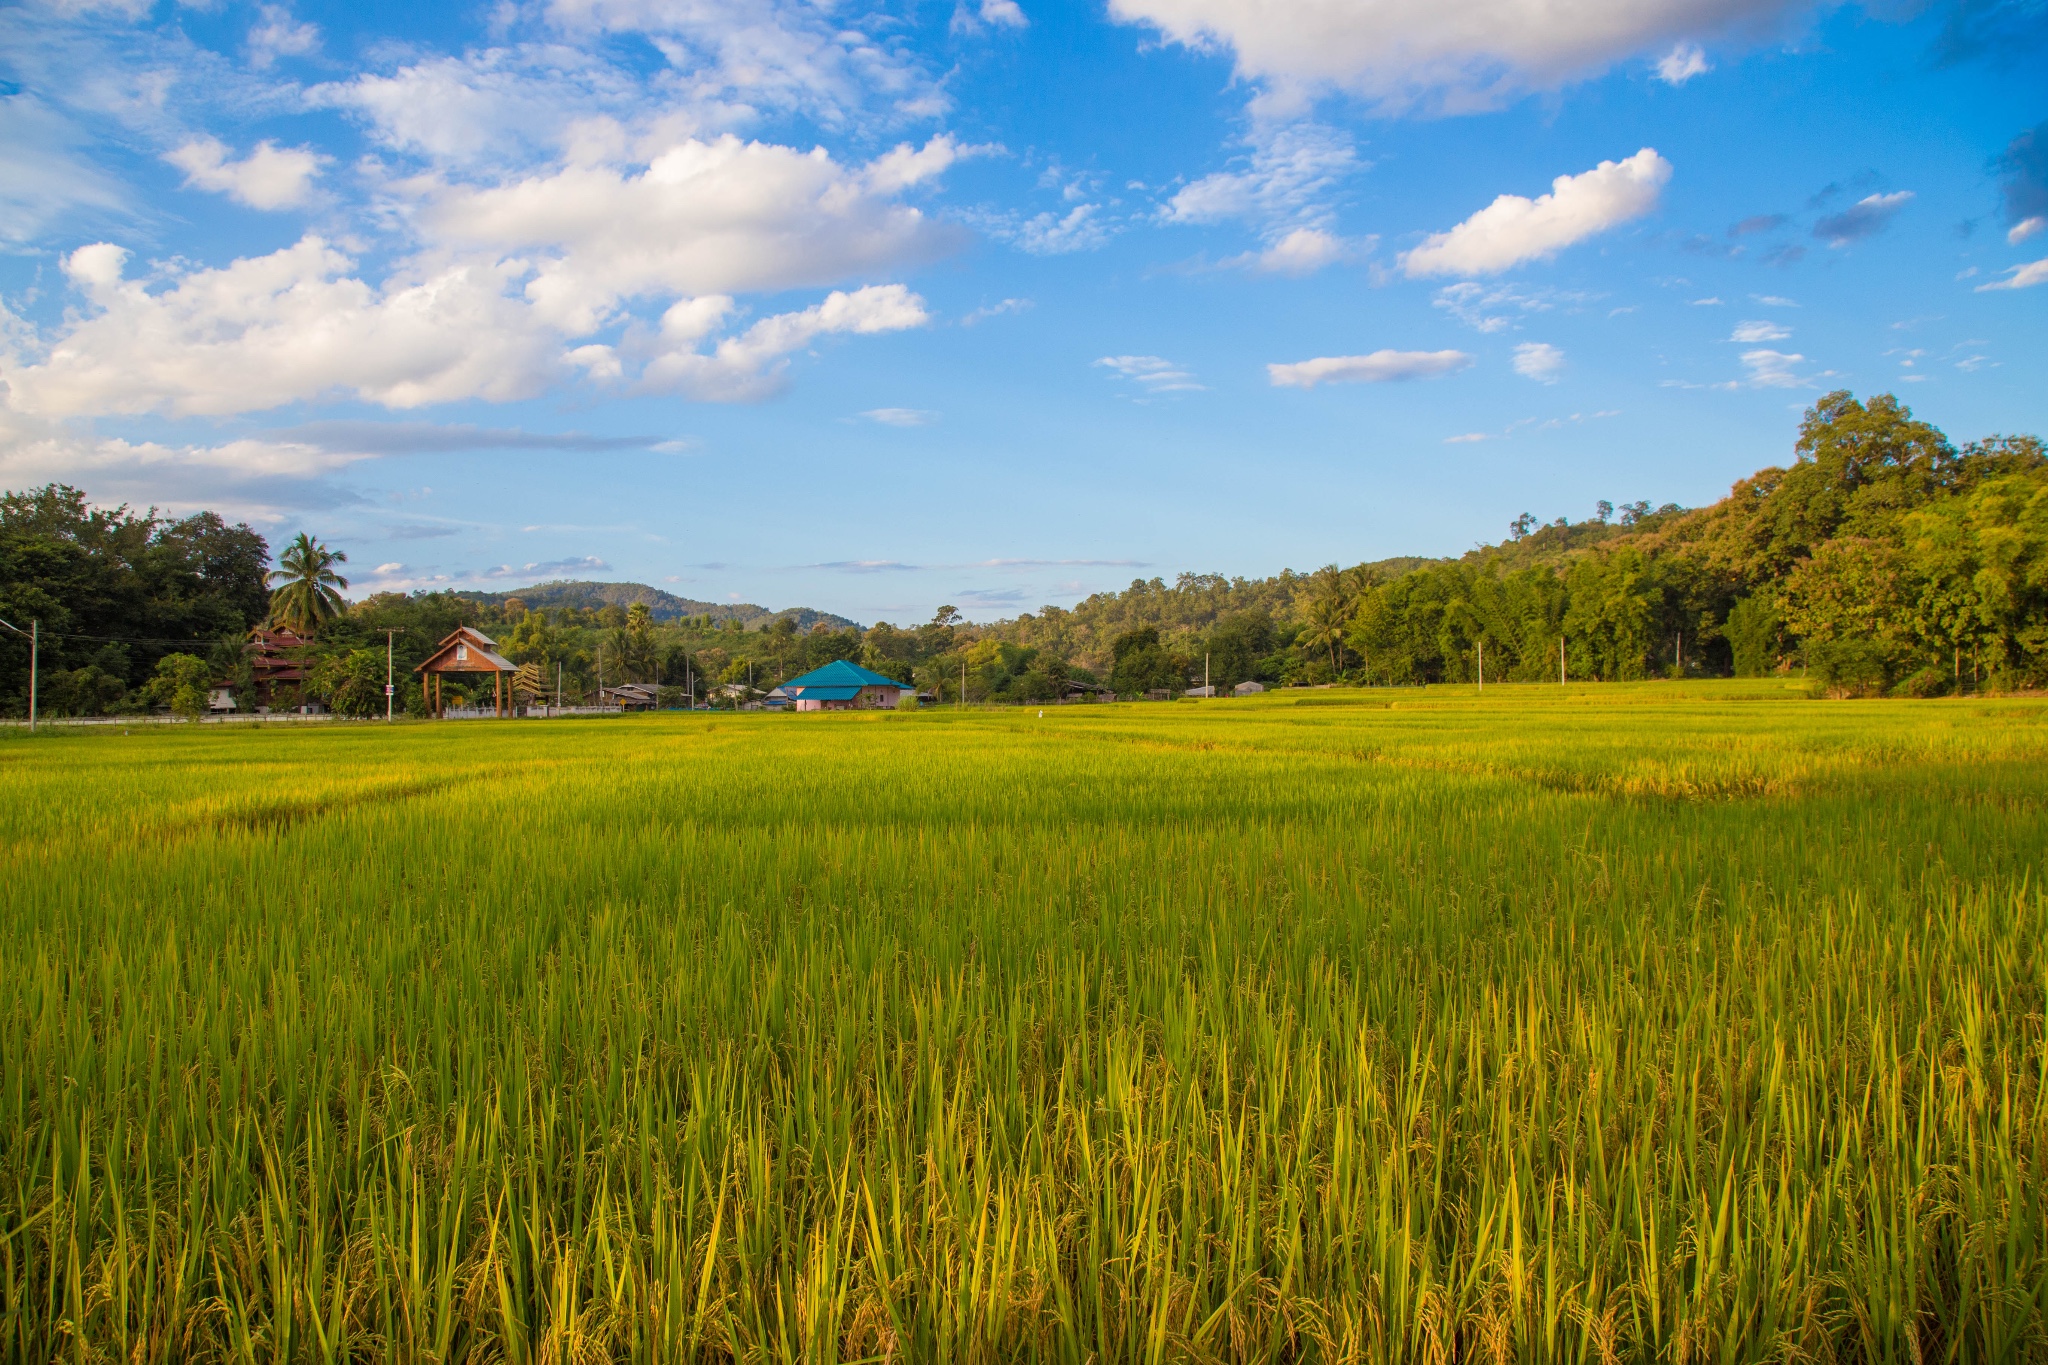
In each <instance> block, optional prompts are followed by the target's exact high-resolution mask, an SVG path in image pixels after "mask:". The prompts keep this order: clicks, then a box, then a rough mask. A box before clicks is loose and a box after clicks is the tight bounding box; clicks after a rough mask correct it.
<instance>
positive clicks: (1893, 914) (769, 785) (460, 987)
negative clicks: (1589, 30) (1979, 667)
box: [0, 680, 2048, 1365]
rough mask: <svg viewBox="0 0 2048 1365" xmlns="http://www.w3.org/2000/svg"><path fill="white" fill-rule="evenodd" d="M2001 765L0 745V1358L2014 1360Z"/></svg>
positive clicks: (54, 741)
mask: <svg viewBox="0 0 2048 1365" xmlns="http://www.w3.org/2000/svg"><path fill="white" fill-rule="evenodd" d="M1303 700H1307V701H1309V702H1311V703H1313V704H1309V705H1301V704H1298V703H1299V702H1301V701H1303ZM2044 759H2048V708H2044V707H2043V706H2042V705H2041V704H2039V703H2038V702H2034V701H2029V700H2011V701H1987V700H1969V701H1938V702H1888V701H1881V702H1867V703H1839V704H1837V703H1824V702H1813V701H1805V700H1800V699H1799V694H1798V693H1796V692H1792V691H1789V690H1788V689H1787V688H1786V687H1784V686H1783V685H1782V684H1779V683H1776V682H1773V681H1768V680H1754V681H1749V682H1745V683H1741V684H1724V685H1715V684H1702V683H1688V684H1649V685H1643V686H1640V687H1618V686H1608V687H1600V686H1593V685H1588V686H1583V687H1578V686H1575V687H1571V688H1560V687H1555V686H1553V687H1548V688H1539V687H1536V686H1533V685H1531V686H1489V687H1488V688H1487V689H1486V691H1485V693H1484V694H1483V696H1482V695H1478V694H1475V693H1474V692H1473V691H1472V690H1470V689H1462V690H1461V689H1451V688H1442V689H1430V690H1429V691H1427V692H1421V691H1403V690H1367V691H1355V692H1320V693H1314V694H1312V695H1311V696H1310V697H1308V698H1306V699H1304V698H1301V697H1299V696H1290V695H1288V694H1286V693H1280V694H1276V695H1268V696H1265V697H1259V698H1252V699H1246V700H1243V701H1224V702H1214V703H1204V704H1202V705H1199V706H1193V705H1189V706H1136V705H1125V706H1093V707H1047V708H1046V712H1045V715H1044V717H1043V718H1042V719H1041V718H1040V717H1039V716H1038V715H1037V711H1036V708H1033V709H1030V710H1025V711H1021V712H1005V711H977V710H969V711H964V712H955V711H943V712H927V713H922V714H915V713H873V714H861V715H852V714H849V715H808V716H800V717H799V716H772V715H765V716H764V715H732V714H723V715H718V716H715V717H711V716H702V715H693V716H648V717H635V718H630V719H620V720H608V721H602V722H579V721H562V722H555V723H547V724H536V723H529V722H524V721H508V722H483V721H479V722H469V723H460V724H455V723H449V724H440V725H433V724H423V725H400V726H396V727H390V728H386V727H383V726H377V725H363V726H333V727H305V728H301V729H295V730H293V731H291V732H254V731H241V730H231V729H229V728H226V727H202V726H180V727H159V728H151V729H148V730H137V731H136V732H135V733H132V734H125V735H124V734H121V733H118V732H100V733H93V734H77V733H60V734H57V735H54V736H52V735H48V734H45V735H41V736H38V737H36V738H35V739H33V740H31V739H29V738H27V737H25V736H16V737H10V738H8V739H6V740H4V741H0V773H4V776H5V785H4V788H0V790H4V792H5V797H4V799H0V859H4V869H0V872H4V875H0V980H4V981H6V983H7V989H6V991H5V993H4V995H0V1357H4V1358H9V1359H20V1360H25V1361H46V1360H63V1361H93V1360H113V1359H122V1360H131V1361H194V1360H197V1361H213V1360H223V1361H225V1360H249V1361H255V1360H295V1361H296V1360H304V1361H344V1360H359V1361H369V1360H385V1359H401V1360H421V1361H426V1360H432V1361H479V1362H480V1361H500V1360H503V1361H534V1362H541V1361H546V1362H567V1361H590V1360H649V1361H653V1360H689V1359H705V1360H714V1359H715V1360H728V1359H729V1360H745V1361H757V1362H777V1361H791V1362H794V1361H806V1362H810V1361H817V1362H839V1363H840V1365H847V1363H848V1362H855V1361H882V1360H902V1361H938V1360H958V1361H1012V1360H1015V1361H1040V1360H1052V1361H1072V1362H1076V1363H1077V1365H1078V1363H1079V1362H1085V1361H1089V1360H1094V1361H1099V1362H1109V1361H1126V1360H1129V1361H1169V1360H1170V1361H1205V1360H1231V1361H1239V1360H1243V1361H1282V1360H1288V1361H1292V1360H1316V1361H1375V1362H1378V1361H1385V1362H1394V1361H1411V1360H1420V1361H1444V1362H1450V1361H1508V1360H1516V1361H1521V1360H1536V1361H1573V1362H1605V1361H1621V1360H1671V1361H1685V1362H1706V1361H1715V1362H1737V1361H1751V1360H1756V1361H1765V1360H1793V1359H1800V1360H1805V1359H1828V1360H1844V1361H1850V1360H1853V1361H1899V1362H1909V1361H1910V1362H1916V1363H1917V1362H1927V1361H1934V1360H1944V1361H2015V1362H2019V1361H2036V1360H2041V1359H2044V1358H2048V1245H2044V1242H2048V1193H2044V1180H2043V1177H2044V1171H2048V1097H2044V1092H2043V1087H2042V1071H2043V1062H2044V1014H2048V956H2044V953H2043V951H2042V948H2041V943H2042V940H2043V937H2044V931H2048V915H2044V910H2048V905H2044V898H2043V888H2042V881H2041V869H2042V866H2043V855H2044V852H2048V826H2044V798H2048V763H2044Z"/></svg>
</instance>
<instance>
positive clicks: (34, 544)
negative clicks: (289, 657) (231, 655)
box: [0, 484, 269, 716]
mask: <svg viewBox="0 0 2048 1365" xmlns="http://www.w3.org/2000/svg"><path fill="white" fill-rule="evenodd" d="M268 557H269V549H268V547H267V546H266V545H265V543H264V540H263V537H262V536H260V535H258V534H257V533H256V532H254V531H252V530H250V529H249V528H248V527H247V526H229V525H228V524H227V523H225V522H224V521H222V520H221V518H220V517H218V516H216V515H214V514H213V513H211V512H202V513H198V514H196V515H194V516H190V517H186V518H184V519H182V520H175V521H174V520H170V519H167V518H164V517H159V516H157V515H156V514H155V513H154V512H150V513H147V514H136V513H132V512H130V511H129V510H128V509H127V508H126V507H114V508H94V507H91V506H89V505H88V504H87V503H86V500H85V495H84V494H83V493H81V492H79V490H77V489H75V488H70V487H67V486H65V485H62V484H50V485H47V486H45V487H42V488H37V489H31V490H29V491H27V492H19V493H6V494H0V618H4V619H6V620H9V621H13V622H15V623H16V624H18V625H20V626H22V627H23V628H26V627H27V626H28V623H29V622H30V620H36V621H39V622H40V623H41V625H42V642H41V650H40V655H41V669H42V677H41V679H40V686H39V687H38V693H39V700H40V702H41V704H42V705H43V706H44V707H46V708H49V709H50V710H51V711H52V712H53V713H63V714H72V715H79V714H86V713H104V712H106V711H109V710H112V709H115V708H117V707H119V706H120V705H121V704H122V703H123V701H124V698H125V697H126V695H127V693H128V692H129V690H130V689H134V688H139V687H141V686H142V685H143V684H144V683H146V682H147V681H148V679H149V677H150V675H151V673H152V672H153V670H154V669H155V667H156V663H157V660H159V659H161V658H162V657H163V656H164V655H166V654H169V653H172V652H174V651H182V652H192V651H193V650H195V649H199V650H203V649H205V648H207V647H208V646H209V645H210V644H211V643H212V642H213V641H216V640H218V639H219V638H220V637H221V636H223V635H236V636H239V635H240V634H241V633H242V632H243V631H244V630H246V629H248V627H249V626H251V625H253V624H255V623H256V622H257V621H259V620H261V619H262V617H263V614H264V612H265V610H266V609H267V599H268V594H267V592H266V590H265V587H264V573H263V569H264V564H265V562H266V560H267V559H268ZM28 665H29V647H28V641H26V640H23V639H19V638H18V637H16V636H14V635H13V634H11V633H9V632H5V631H0V714H6V715H17V716H18V715H25V714H27V711H28Z"/></svg>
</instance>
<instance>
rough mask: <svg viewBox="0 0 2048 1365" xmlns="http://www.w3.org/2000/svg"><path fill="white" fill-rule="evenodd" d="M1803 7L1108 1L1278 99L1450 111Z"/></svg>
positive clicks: (1687, 2)
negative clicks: (1226, 64)
mask: <svg viewBox="0 0 2048 1365" xmlns="http://www.w3.org/2000/svg"><path fill="white" fill-rule="evenodd" d="M1802 8H1804V3H1803V0H1557V2H1556V3H1553V4H1546V5H1523V4H1511V3H1505V2H1504V0H1385V2H1384V3H1375V4H1359V3H1357V0H1296V3H1292V4H1286V5H1279V4H1274V3H1271V0H1110V13H1111V15H1112V16H1114V17H1115V18H1118V19H1121V20H1123V21H1125V22H1127V23H1136V24H1144V25H1146V26H1149V27H1151V28H1152V29H1154V30H1156V31H1157V32H1158V33H1159V34H1160V35H1161V36H1162V37H1164V38H1165V39H1166V40H1167V41H1169V42H1174V43H1179V44H1182V45H1184V46H1187V47H1190V48H1193V49H1196V50H1199V51H1218V50H1221V51H1227V52H1229V53H1230V54H1231V55H1232V56H1233V57H1234V58H1235V61H1236V67H1237V74H1238V76H1239V77H1240V78H1241V79H1243V80H1247V81H1253V82H1257V83H1259V84H1260V85H1262V86H1264V87H1265V89H1266V92H1267V98H1268V100H1269V101H1271V102H1274V103H1278V104H1282V105H1298V104H1300V103H1302V102H1304V101H1306V100H1308V99H1311V98H1313V97H1314V96H1315V95H1316V94H1319V93H1321V92H1323V91H1327V90H1338V91H1345V92H1348V93H1350V94H1354V95H1359V96H1362V97H1364V98H1366V99H1368V100H1372V101H1374V102H1375V103H1377V104H1379V105H1380V106H1381V107H1382V108H1385V109H1390V110H1401V109H1406V108H1411V107H1415V106H1421V107H1424V108H1427V109H1439V110H1445V111H1449V112H1459V111H1463V110H1473V109H1485V108H1492V107H1496V106H1498V105H1499V104H1501V103H1502V102H1504V101H1505V100H1508V99H1510V98H1513V97H1514V96H1516V95H1518V94H1521V93H1523V92H1524V91H1528V90H1532V89H1552V88H1555V87H1557V86H1559V85H1561V84H1563V83H1565V82H1567V81H1570V80H1575V79H1578V78H1581V77H1585V76H1590V75H1593V74H1596V73H1598V72H1599V71H1602V70H1604V69H1605V68H1607V67H1608V66H1611V65H1612V64H1613V63H1615V62H1617V61H1621V60H1624V59H1626V58H1629V57H1631V56H1635V55H1637V54H1641V53H1648V52H1656V51H1667V52H1668V51H1670V49H1671V48H1672V45H1673V44H1680V45H1689V44H1690V43H1691V42H1692V40H1696V39H1698V38H1700V37H1703V36H1708V35H1710V34H1715V33H1721V32H1727V31H1730V30H1734V29H1756V28H1758V27H1767V26H1769V25H1770V24H1772V23H1773V22H1774V21H1778V20H1780V19H1782V18H1783V17H1784V16H1787V15H1790V14H1792V13H1794V12H1796V11H1797V10H1799V9H1802ZM1673 55H1676V54H1675V53H1674V54H1673ZM1665 60H1666V61H1669V60H1671V58H1670V57H1669V56H1667V57H1666V58H1665ZM1693 74H1697V73H1693Z"/></svg>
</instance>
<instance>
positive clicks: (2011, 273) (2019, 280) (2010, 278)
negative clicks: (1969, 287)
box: [1977, 256, 2048, 294]
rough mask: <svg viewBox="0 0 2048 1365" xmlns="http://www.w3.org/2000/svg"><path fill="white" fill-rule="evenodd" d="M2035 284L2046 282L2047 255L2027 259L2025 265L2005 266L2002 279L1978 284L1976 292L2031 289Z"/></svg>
mask: <svg viewBox="0 0 2048 1365" xmlns="http://www.w3.org/2000/svg"><path fill="white" fill-rule="evenodd" d="M2037 284H2048V256H2043V257H2042V258H2041V259H2040V260H2038V261H2029V262H2027V263H2026V264H2025V265H2014V266H2008V267H2006V271H2005V278H2004V279H2002V280H1992V281H1991V282H1989V283H1988V284H1980V285H1978V286H1977V292H1978V293H1979V294H1984V293H1988V292H1990V291H1991V290H1993V289H2032V288H2033V287H2034V286H2035V285H2037Z"/></svg>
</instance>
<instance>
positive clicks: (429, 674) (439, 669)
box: [413, 626, 519, 720]
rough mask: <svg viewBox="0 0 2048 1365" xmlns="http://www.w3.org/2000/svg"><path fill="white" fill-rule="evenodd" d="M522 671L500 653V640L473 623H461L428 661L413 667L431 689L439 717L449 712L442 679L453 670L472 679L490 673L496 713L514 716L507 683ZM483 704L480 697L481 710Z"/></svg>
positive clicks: (430, 696)
mask: <svg viewBox="0 0 2048 1365" xmlns="http://www.w3.org/2000/svg"><path fill="white" fill-rule="evenodd" d="M518 671H519V665H517V664H515V663H513V662H512V661H511V660H510V659H507V658H506V657H504V656H503V655H502V654H499V653H498V642H497V641H496V640H493V639H492V638H491V637H490V636H488V635H486V634H484V633H483V632H482V631H480V630H477V629H476V628H475V627H473V626H457V627H456V628H455V630H454V632H453V633H451V634H450V635H449V636H448V638H447V639H445V640H443V641H441V643H440V644H438V645H436V646H434V652H433V653H432V654H429V655H428V656H427V658H426V662H425V663H422V664H421V665H420V666H419V667H417V668H415V669H413V672H414V673H416V674H418V675H419V678H420V683H421V685H422V686H423V687H425V688H426V690H427V705H428V706H429V708H431V710H432V711H433V714H434V718H435V719H437V720H438V719H440V718H441V717H442V716H443V715H444V714H446V707H445V706H444V705H443V704H442V700H441V679H442V678H444V677H446V676H447V675H449V674H451V673H452V674H454V675H455V676H457V677H458V678H466V679H471V680H477V679H481V678H482V677H484V676H486V675H488V676H489V677H490V680H491V698H492V708H493V711H494V713H495V714H497V715H500V716H509V715H511V714H512V689H511V688H510V687H509V686H508V685H507V684H508V682H509V681H510V679H511V677H512V675H513V674H515V673H517V672H518ZM482 704H483V699H482V697H481V696H479V697H478V698H477V705H478V709H479V710H481V709H482Z"/></svg>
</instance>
